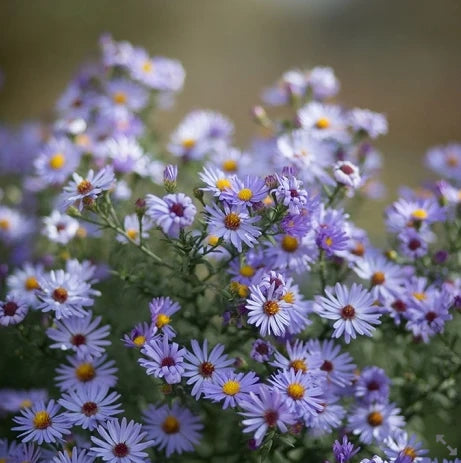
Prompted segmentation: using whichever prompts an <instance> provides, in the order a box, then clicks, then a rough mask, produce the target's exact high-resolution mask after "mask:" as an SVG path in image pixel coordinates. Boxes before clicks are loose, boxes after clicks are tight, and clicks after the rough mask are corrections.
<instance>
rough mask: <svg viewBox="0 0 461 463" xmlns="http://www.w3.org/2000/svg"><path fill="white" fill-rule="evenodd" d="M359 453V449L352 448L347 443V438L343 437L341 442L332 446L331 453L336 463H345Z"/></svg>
mask: <svg viewBox="0 0 461 463" xmlns="http://www.w3.org/2000/svg"><path fill="white" fill-rule="evenodd" d="M359 451H360V447H354V445H353V444H352V443H351V442H349V439H348V437H347V436H343V441H342V442H339V441H338V440H336V441H335V443H334V444H333V453H334V455H335V459H336V463H347V462H348V461H350V460H351V458H352V457H353V456H354V455H356V454H357V453H358V452H359Z"/></svg>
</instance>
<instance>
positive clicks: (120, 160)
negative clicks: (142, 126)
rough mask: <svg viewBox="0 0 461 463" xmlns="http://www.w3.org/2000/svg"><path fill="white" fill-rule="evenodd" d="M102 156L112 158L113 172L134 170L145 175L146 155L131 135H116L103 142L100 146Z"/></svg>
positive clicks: (147, 161)
mask: <svg viewBox="0 0 461 463" xmlns="http://www.w3.org/2000/svg"><path fill="white" fill-rule="evenodd" d="M101 151H102V152H103V153H104V157H107V158H109V159H110V160H112V167H113V169H114V172H116V173H122V174H127V173H130V172H136V173H137V174H138V175H140V176H141V177H145V176H146V175H147V166H148V163H149V159H148V157H147V156H146V155H145V154H144V150H143V149H142V147H141V145H140V144H139V143H138V141H137V140H136V139H135V138H134V137H132V136H125V135H118V136H117V137H114V138H110V139H108V140H106V141H105V142H104V144H103V145H102V147H101Z"/></svg>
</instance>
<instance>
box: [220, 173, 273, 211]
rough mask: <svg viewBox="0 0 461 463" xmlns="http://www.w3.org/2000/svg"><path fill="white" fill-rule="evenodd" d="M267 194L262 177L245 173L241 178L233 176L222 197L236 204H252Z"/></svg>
mask: <svg viewBox="0 0 461 463" xmlns="http://www.w3.org/2000/svg"><path fill="white" fill-rule="evenodd" d="M267 194H268V189H267V186H266V183H265V182H264V179H263V178H261V177H257V176H254V175H246V176H245V177H244V179H243V180H240V179H239V178H238V177H235V178H234V179H233V181H232V183H231V186H230V188H229V189H228V190H226V191H225V192H224V193H223V195H222V199H223V200H224V201H227V202H228V203H230V204H234V205H237V206H252V205H253V204H257V203H260V202H262V201H263V200H264V199H265V198H266V196H267Z"/></svg>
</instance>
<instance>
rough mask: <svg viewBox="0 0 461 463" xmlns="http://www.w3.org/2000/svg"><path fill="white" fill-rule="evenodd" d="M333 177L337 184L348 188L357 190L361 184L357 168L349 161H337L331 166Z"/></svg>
mask: <svg viewBox="0 0 461 463" xmlns="http://www.w3.org/2000/svg"><path fill="white" fill-rule="evenodd" d="M333 176H334V177H335V180H336V181H337V182H338V183H340V184H342V185H346V186H348V187H350V188H354V189H355V188H359V187H360V185H361V184H362V178H361V177H360V171H359V168H358V167H357V166H356V165H354V164H352V162H349V161H338V162H337V163H336V164H335V165H334V166H333Z"/></svg>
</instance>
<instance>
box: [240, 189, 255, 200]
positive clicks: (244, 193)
mask: <svg viewBox="0 0 461 463" xmlns="http://www.w3.org/2000/svg"><path fill="white" fill-rule="evenodd" d="M237 197H238V199H240V200H241V201H250V199H251V198H252V197H253V192H252V191H251V190H250V189H249V188H244V189H243V190H240V191H239V192H238V194H237Z"/></svg>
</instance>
